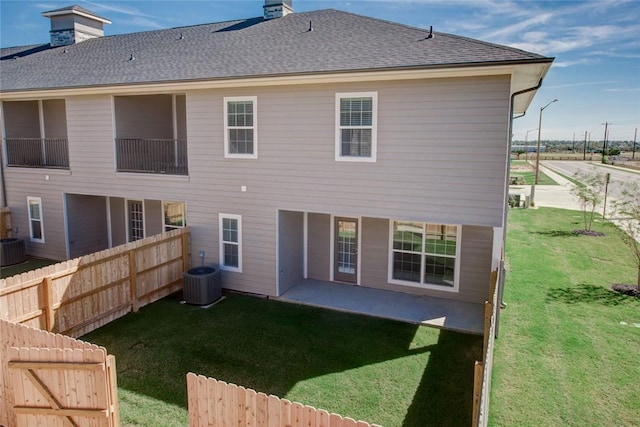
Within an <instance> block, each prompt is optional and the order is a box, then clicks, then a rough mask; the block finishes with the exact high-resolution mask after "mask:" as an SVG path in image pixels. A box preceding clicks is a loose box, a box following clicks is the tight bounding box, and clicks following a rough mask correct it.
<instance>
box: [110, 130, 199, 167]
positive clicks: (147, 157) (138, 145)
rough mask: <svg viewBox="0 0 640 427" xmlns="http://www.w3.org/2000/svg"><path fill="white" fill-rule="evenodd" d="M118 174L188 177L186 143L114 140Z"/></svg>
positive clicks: (169, 140) (167, 140)
mask: <svg viewBox="0 0 640 427" xmlns="http://www.w3.org/2000/svg"><path fill="white" fill-rule="evenodd" d="M116 159H117V171H118V172H135V173H153V174H167V175H188V173H189V170H188V164H187V141H186V140H183V139H140V138H116Z"/></svg>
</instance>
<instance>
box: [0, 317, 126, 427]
mask: <svg viewBox="0 0 640 427" xmlns="http://www.w3.org/2000/svg"><path fill="white" fill-rule="evenodd" d="M0 337H2V338H1V341H0V425H2V426H7V427H15V426H53V427H57V426H60V427H62V426H87V427H103V426H104V427H117V426H119V425H120V419H119V411H118V396H117V383H116V368H115V358H114V356H111V355H107V352H106V350H105V349H104V347H99V346H96V345H93V344H89V343H86V342H82V341H79V340H76V339H73V338H70V337H67V336H64V335H59V334H52V333H49V332H45V331H41V330H38V329H35V328H31V327H29V326H25V325H19V324H17V323H13V322H8V321H6V320H0Z"/></svg>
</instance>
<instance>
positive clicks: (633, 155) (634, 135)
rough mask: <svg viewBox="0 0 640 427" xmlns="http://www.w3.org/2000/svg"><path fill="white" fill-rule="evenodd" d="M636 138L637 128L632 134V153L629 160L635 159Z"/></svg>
mask: <svg viewBox="0 0 640 427" xmlns="http://www.w3.org/2000/svg"><path fill="white" fill-rule="evenodd" d="M637 137H638V128H636V131H635V132H634V133H633V153H632V154H631V160H633V159H635V158H636V138H637Z"/></svg>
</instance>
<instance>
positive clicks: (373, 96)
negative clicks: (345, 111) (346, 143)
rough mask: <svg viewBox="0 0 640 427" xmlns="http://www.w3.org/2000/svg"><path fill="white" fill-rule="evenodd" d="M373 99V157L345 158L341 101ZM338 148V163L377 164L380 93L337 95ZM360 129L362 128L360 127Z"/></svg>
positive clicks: (336, 148)
mask: <svg viewBox="0 0 640 427" xmlns="http://www.w3.org/2000/svg"><path fill="white" fill-rule="evenodd" d="M367 97H370V98H371V104H372V105H371V109H372V119H371V157H356V156H343V155H342V154H341V153H342V138H341V132H340V131H341V130H342V128H341V127H340V100H341V99H343V98H367ZM335 110H336V111H335V114H336V141H335V142H336V147H335V160H336V161H337V162H375V161H376V158H377V152H378V92H344V93H336V107H335ZM358 128H361V127H360V126H359V127H358Z"/></svg>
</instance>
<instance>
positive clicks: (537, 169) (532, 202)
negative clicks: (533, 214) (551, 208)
mask: <svg viewBox="0 0 640 427" xmlns="http://www.w3.org/2000/svg"><path fill="white" fill-rule="evenodd" d="M554 102H558V100H557V99H554V100H553V101H551V102H550V103H548V104H547V105H545V106H544V107H542V108H540V116H539V117H538V147H537V148H536V177H535V180H534V181H533V185H532V186H531V204H532V205H534V206H535V195H536V185H538V180H539V179H540V136H541V134H542V112H543V111H544V110H545V108H547V107H548V106H549V105H551V104H553V103H554Z"/></svg>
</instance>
